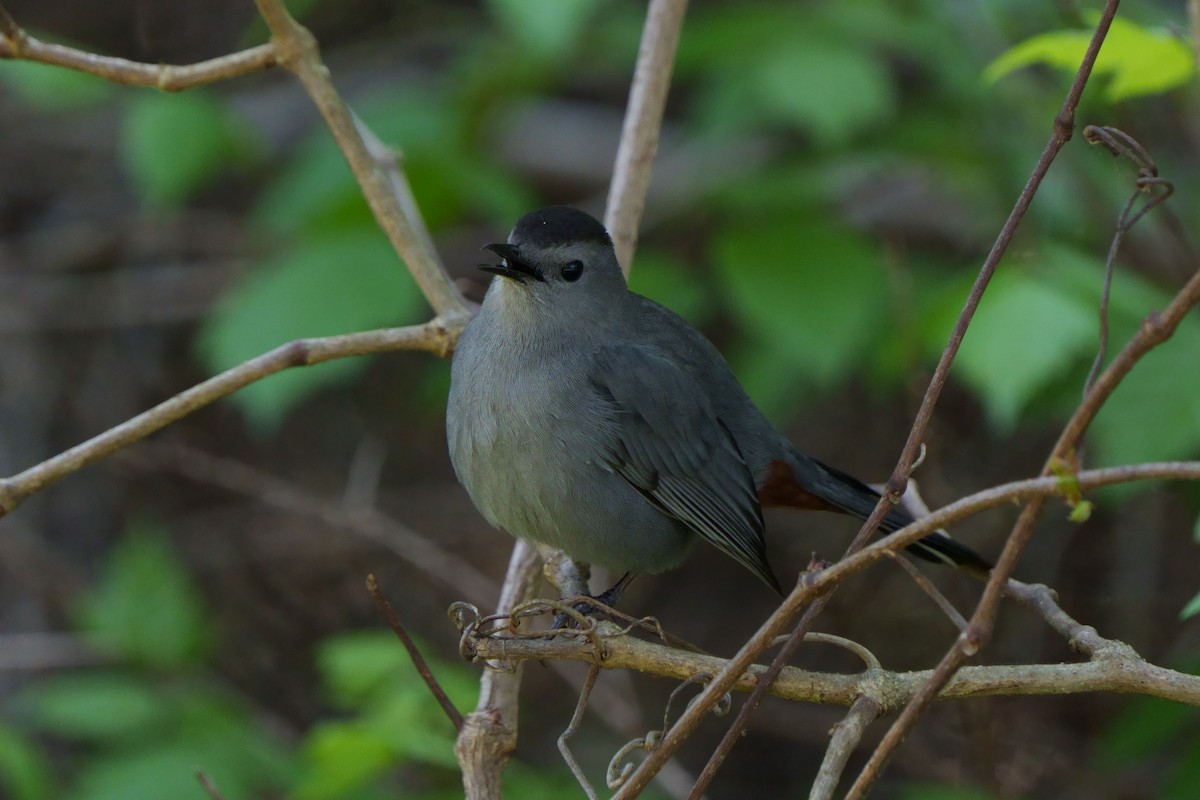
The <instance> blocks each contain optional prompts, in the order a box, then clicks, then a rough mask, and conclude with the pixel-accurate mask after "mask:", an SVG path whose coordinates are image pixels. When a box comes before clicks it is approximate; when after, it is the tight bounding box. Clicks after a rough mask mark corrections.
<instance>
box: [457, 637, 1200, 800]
mask: <svg viewBox="0 0 1200 800" xmlns="http://www.w3.org/2000/svg"><path fill="white" fill-rule="evenodd" d="M598 634H599V636H600V638H601V641H602V642H603V646H602V648H601V649H599V650H598V649H597V648H596V647H595V646H594V645H593V644H592V642H591V641H589V640H587V639H582V638H578V637H565V636H556V637H551V638H546V637H540V636H539V637H530V638H519V639H514V638H510V637H506V636H504V635H502V633H499V632H491V633H489V632H487V631H484V632H482V633H481V635H479V636H476V637H474V638H473V639H472V642H471V646H472V651H473V653H474V655H475V658H476V659H477V660H495V661H499V662H504V663H510V664H511V663H518V664H519V663H523V662H524V661H528V660H534V661H550V660H563V659H567V660H572V661H581V662H583V663H586V664H592V665H595V666H599V667H602V668H604V669H617V670H637V671H638V672H642V673H644V674H648V675H654V676H657V677H660V678H666V679H669V680H679V681H686V680H694V679H695V678H696V676H700V675H715V674H718V673H719V672H721V671H723V670H724V669H726V668H727V667H728V666H729V665H730V664H732V663H734V662H733V661H727V660H725V659H722V658H718V657H716V656H710V655H706V654H703V653H693V652H690V651H685V650H677V649H675V648H672V647H667V646H665V645H661V644H658V643H657V642H650V641H646V640H643V639H636V638H634V637H632V636H628V635H625V633H624V631H623V630H622V629H620V628H618V627H617V626H616V625H615V624H613V623H610V622H601V623H600V624H599V626H598ZM767 669H768V667H766V666H764V665H761V664H750V665H748V666H747V668H746V669H744V670H741V671H740V672H737V674H736V678H735V680H734V681H733V682H732V683H731V684H730V685H729V691H736V692H743V693H748V692H750V691H752V690H753V689H754V688H755V687H756V686H759V685H761V684H762V682H763V679H764V676H765V674H766V671H767ZM503 674H508V673H503ZM932 675H933V671H932V670H923V671H920V672H891V671H888V670H873V669H872V670H865V671H863V672H859V673H855V674H843V673H825V672H811V671H808V670H802V669H798V668H796V667H783V668H782V669H781V670H780V672H779V677H778V679H777V680H775V681H774V682H772V684H771V688H770V689H769V693H770V694H771V695H772V696H774V697H779V698H781V699H784V700H791V701H795V702H806V703H819V704H823V705H840V706H849V705H851V704H852V703H854V701H855V700H856V699H858V698H859V697H860V696H867V697H870V698H871V699H872V700H874V701H876V702H877V703H879V705H880V713H881V714H884V713H894V712H895V711H896V710H898V709H900V708H903V707H904V706H905V705H906V704H907V703H908V702H909V701H910V700H911V699H912V698H913V697H914V696H915V695H916V694H917V693H918V692H919V691H920V690H921V689H922V687H923V686H924V685H925V684H926V683H927V682H928V681H929V679H930V678H931V677H932ZM705 690H706V691H707V687H706V689H705ZM1100 691H1105V692H1130V693H1137V694H1145V695H1148V696H1153V697H1161V698H1164V699H1167V700H1173V701H1176V702H1180V703H1186V704H1188V705H1193V706H1200V676H1196V675H1190V674H1188V673H1184V672H1176V671H1174V670H1170V669H1166V668H1164V667H1159V666H1156V665H1154V664H1150V663H1147V662H1145V661H1143V660H1142V659H1141V658H1140V657H1138V656H1137V654H1136V653H1133V652H1132V650H1129V651H1117V650H1113V651H1111V652H1110V651H1108V650H1104V651H1103V652H1102V653H1101V654H1098V656H1097V657H1096V658H1094V659H1093V660H1091V661H1087V662H1083V663H1078V664H1017V665H1007V664H1005V665H995V666H978V667H966V668H964V669H962V670H960V671H959V672H958V674H957V675H955V676H954V678H953V680H951V682H950V683H949V684H948V685H947V686H946V688H945V690H944V691H943V692H942V693H941V694H939V695H938V697H939V699H958V698H970V697H990V696H999V695H1004V696H1009V695H1041V694H1078V693H1081V692H1100ZM694 705H695V701H693V702H692V703H691V704H689V706H688V711H685V712H684V714H685V715H686V714H687V713H689V712H690V710H691V708H692V707H693V706H694ZM678 725H679V723H678V722H676V724H675V725H674V726H673V727H672V730H673V729H674V728H676V727H678ZM655 752H657V748H656V749H655ZM623 790H624V787H622V791H623ZM618 796H619V793H618Z"/></svg>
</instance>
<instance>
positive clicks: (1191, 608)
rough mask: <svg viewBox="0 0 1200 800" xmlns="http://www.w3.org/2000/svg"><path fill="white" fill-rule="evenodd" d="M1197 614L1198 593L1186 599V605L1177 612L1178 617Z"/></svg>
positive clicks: (1198, 604)
mask: <svg viewBox="0 0 1200 800" xmlns="http://www.w3.org/2000/svg"><path fill="white" fill-rule="evenodd" d="M1197 614H1200V594H1197V595H1196V596H1195V597H1193V598H1192V599H1191V600H1189V601H1188V603H1187V605H1185V606H1184V607H1183V610H1181V611H1180V612H1179V619H1181V620H1185V619H1191V618H1192V617H1194V616H1196V615H1197Z"/></svg>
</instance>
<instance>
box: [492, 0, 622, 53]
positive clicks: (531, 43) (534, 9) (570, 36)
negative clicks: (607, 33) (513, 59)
mask: <svg viewBox="0 0 1200 800" xmlns="http://www.w3.org/2000/svg"><path fill="white" fill-rule="evenodd" d="M601 5H603V0H489V2H488V6H489V7H490V8H491V11H492V14H493V15H494V16H495V17H496V18H497V19H499V20H500V22H501V23H502V24H503V25H504V26H505V27H506V28H508V30H509V31H510V33H511V34H512V36H513V38H515V39H516V40H517V41H518V42H519V43H520V44H521V46H522V47H523V48H528V49H529V50H531V51H533V52H534V53H535V54H539V55H543V56H548V57H551V58H557V57H561V56H563V55H565V54H567V53H569V52H570V51H571V50H572V49H573V48H574V46H575V44H576V43H577V42H578V41H579V37H580V35H581V34H582V33H583V32H584V31H585V30H586V29H587V26H588V24H589V23H590V22H591V19H592V17H593V16H594V15H595V13H596V11H597V10H598V9H599V8H600V7H601Z"/></svg>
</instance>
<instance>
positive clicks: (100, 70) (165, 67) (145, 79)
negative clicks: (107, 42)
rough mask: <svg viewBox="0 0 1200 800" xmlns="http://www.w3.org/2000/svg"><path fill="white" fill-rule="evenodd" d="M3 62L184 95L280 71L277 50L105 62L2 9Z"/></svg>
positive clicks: (268, 46)
mask: <svg viewBox="0 0 1200 800" xmlns="http://www.w3.org/2000/svg"><path fill="white" fill-rule="evenodd" d="M0 58H7V59H14V60H16V59H21V60H24V61H36V62H38V63H39V64H49V65H52V66H57V67H66V68H67V69H73V70H75V71H76V72H84V73H87V74H88V75H95V76H96V77H98V78H103V79H104V80H107V81H112V82H113V83H120V84H123V85H125V86H151V87H153V88H155V89H162V90H163V91H165V92H180V91H183V90H184V89H192V88H194V87H196V86H203V85H205V84H208V83H215V82H217V81H223V80H228V79H229V78H236V77H238V76H241V75H248V74H249V73H251V72H259V71H261V70H264V69H269V68H270V67H273V66H275V64H276V60H275V47H274V45H271V44H262V45H259V46H258V47H251V48H249V49H247V50H242V51H240V52H237V53H231V54H229V55H225V56H220V57H219V58H211V59H209V60H207V61H200V62H197V63H195V64H181V65H172V64H145V63H142V62H139V61H129V60H127V59H124V58H113V57H111V56H100V55H96V54H95V53H88V52H85V51H83V50H77V49H75V48H74V47H66V46H64V45H61V44H52V43H49V42H43V41H41V40H40V39H37V38H35V37H33V36H31V35H30V34H29V33H28V32H27V31H25V30H24V29H23V28H22V27H21V26H20V25H18V24H17V23H16V21H15V20H13V18H12V16H11V15H10V14H9V13H8V12H7V11H5V10H4V7H3V6H0Z"/></svg>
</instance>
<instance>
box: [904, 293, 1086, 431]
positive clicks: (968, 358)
mask: <svg viewBox="0 0 1200 800" xmlns="http://www.w3.org/2000/svg"><path fill="white" fill-rule="evenodd" d="M961 305H962V298H961V297H955V298H953V299H952V303H951V304H950V305H948V306H947V307H946V309H945V319H947V320H950V319H953V317H954V316H957V314H958V311H959V310H960V309H961ZM947 330H949V325H947V326H946V328H945V330H942V331H941V332H940V333H939V335H938V336H936V337H931V338H930V340H929V341H928V342H927V344H928V346H929V350H930V352H931V353H933V352H940V351H941V348H942V347H943V345H944V344H945V336H946V331H947ZM1095 340H1096V322H1095V310H1094V308H1089V307H1087V305H1086V304H1084V303H1082V302H1081V301H1080V300H1079V299H1078V298H1077V297H1073V296H1070V295H1066V294H1064V293H1062V292H1061V291H1059V290H1058V289H1056V288H1054V287H1052V286H1049V285H1047V284H1046V283H1045V282H1043V281H1042V280H1040V279H1039V278H1038V277H1037V276H1034V275H1031V274H1026V273H1020V272H1015V271H1011V270H1010V271H1008V272H1003V271H1002V272H1001V273H1000V274H998V275H997V276H996V277H995V278H994V279H993V280H992V283H991V285H990V286H989V287H988V290H987V293H986V294H985V295H984V297H983V302H982V303H981V304H980V306H979V310H978V311H977V312H976V313H975V318H974V319H973V320H972V321H971V327H970V328H969V329H968V330H967V335H966V338H965V339H964V340H963V344H962V349H961V350H960V351H959V354H958V359H957V360H956V361H955V364H954V371H953V372H952V373H951V374H952V375H953V374H955V373H957V375H958V377H959V378H961V379H962V380H964V381H966V383H968V384H969V385H970V386H972V387H973V388H974V389H975V390H976V391H977V392H978V393H979V395H980V397H981V398H982V400H983V402H984V404H985V406H986V407H987V410H988V416H989V417H990V418H991V419H992V422H993V423H994V424H996V425H997V426H998V427H1000V428H1001V429H1003V430H1008V429H1011V428H1012V426H1013V425H1015V424H1016V422H1017V418H1018V416H1019V415H1020V412H1021V410H1022V409H1023V408H1025V406H1026V405H1027V404H1028V403H1029V402H1030V401H1031V400H1032V399H1033V398H1034V397H1035V396H1036V395H1037V394H1038V392H1039V391H1041V390H1043V389H1045V388H1046V387H1047V386H1049V385H1050V384H1051V383H1052V382H1053V381H1055V380H1056V379H1058V378H1059V377H1060V375H1061V374H1062V373H1063V372H1064V371H1065V370H1067V369H1069V368H1070V367H1071V366H1072V365H1073V364H1075V363H1077V362H1078V361H1079V360H1080V359H1082V358H1083V357H1085V356H1086V355H1087V354H1088V353H1090V351H1091V348H1092V347H1094V346H1095Z"/></svg>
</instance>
